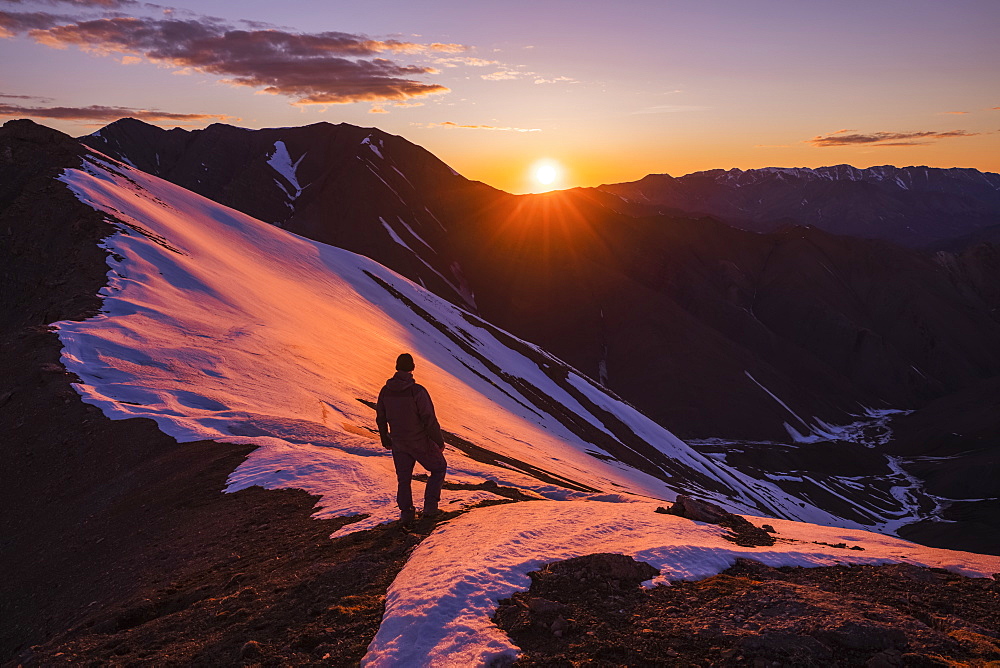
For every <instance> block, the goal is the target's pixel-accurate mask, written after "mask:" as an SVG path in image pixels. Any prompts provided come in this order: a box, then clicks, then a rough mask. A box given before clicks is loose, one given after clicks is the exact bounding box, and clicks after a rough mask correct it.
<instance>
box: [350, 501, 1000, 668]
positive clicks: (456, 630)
mask: <svg viewBox="0 0 1000 668" xmlns="http://www.w3.org/2000/svg"><path fill="white" fill-rule="evenodd" d="M655 508H656V505H655V504H649V503H600V502H593V501H590V502H586V501H571V502H563V503H558V502H551V501H531V502H526V503H519V504H516V505H506V506H494V507H491V508H482V509H478V510H475V511H473V512H471V513H468V514H466V515H463V516H461V517H459V518H457V519H455V520H453V521H451V522H449V523H447V524H445V525H443V526H442V527H440V528H439V529H437V530H436V531H435V532H434V533H433V534H431V536H430V537H428V538H427V539H426V540H424V541H423V542H422V543H421V544H420V545H418V546H417V548H416V550H414V552H413V554H412V555H411V556H410V559H409V561H407V563H406V566H404V567H403V570H402V571H400V573H399V575H398V576H397V577H396V580H395V582H393V584H392V586H391V587H390V588H389V592H388V594H387V595H386V611H385V616H384V618H383V621H382V625H381V627H380V628H379V631H378V633H377V635H376V636H375V639H374V640H373V641H372V643H371V645H370V646H369V648H368V654H367V655H366V656H365V660H364V661H363V662H362V665H367V666H379V667H388V666H417V665H456V666H477V665H487V664H488V663H489V662H490V661H492V660H494V659H497V658H499V657H501V656H504V655H506V656H508V657H510V658H514V657H515V656H516V655H517V653H518V649H517V647H516V646H515V645H514V644H513V642H511V640H510V638H509V637H508V636H507V635H506V634H505V633H504V632H503V631H501V630H500V629H499V628H498V627H497V626H495V625H494V624H493V623H492V621H490V617H491V616H492V615H493V613H494V611H495V610H496V606H497V602H498V601H499V600H501V599H503V598H507V597H509V596H511V595H512V594H514V593H515V592H518V591H525V590H527V589H528V588H529V587H530V585H531V582H530V579H529V578H528V575H527V574H528V572H530V571H533V570H537V569H538V568H539V567H540V566H542V565H543V564H546V563H550V562H553V561H560V560H563V559H569V558H571V557H578V556H583V555H587V554H594V553H597V552H614V553H618V554H627V555H630V556H632V557H634V558H635V559H637V560H639V561H644V562H646V563H649V564H651V565H652V566H654V567H656V568H657V569H659V571H660V576H659V577H658V578H657V579H656V581H661V582H662V581H665V580H697V579H701V578H704V577H708V576H710V575H714V574H716V573H719V572H721V571H723V570H725V569H727V568H729V567H730V566H732V565H733V564H734V563H735V562H736V559H737V558H739V557H747V558H751V559H756V560H758V561H761V562H763V563H765V564H768V565H769V566H774V567H777V566H833V565H836V564H883V563H893V562H909V563H912V564H917V565H921V566H930V567H941V568H948V569H949V570H953V571H956V572H958V573H962V574H964V575H968V576H972V577H989V575H990V574H992V573H995V572H997V571H998V570H1000V557H993V556H986V555H978V554H971V553H968V552H953V551H949V550H937V549H934V548H928V547H922V546H920V545H915V544H913V543H908V542H907V541H904V540H900V539H898V538H890V537H888V536H883V535H880V534H874V533H869V532H867V531H857V530H845V529H835V528H829V527H821V526H816V525H812V524H804V523H800V522H789V521H785V520H771V519H767V520H763V518H755V517H750V518H749V519H750V520H751V521H754V522H755V523H757V524H758V525H759V524H760V522H761V521H766V522H768V523H769V524H771V525H773V526H774V528H775V529H776V530H777V531H778V533H777V534H776V538H778V542H777V543H776V544H775V545H774V546H772V547H757V548H748V547H739V546H737V545H735V544H733V543H731V542H729V541H726V540H725V539H723V538H722V535H723V533H724V530H723V529H721V528H720V527H717V526H714V525H710V524H702V523H699V522H692V521H691V520H686V519H683V518H680V517H675V516H673V515H663V514H659V513H656V512H653V511H654V509H655ZM813 541H818V542H824V543H831V544H834V545H836V544H838V543H847V545H848V546H849V547H850V546H860V547H863V548H864V550H860V551H859V550H849V549H844V548H835V547H831V546H828V545H818V544H816V543H815V542H813Z"/></svg>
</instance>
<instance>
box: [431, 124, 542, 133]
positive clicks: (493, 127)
mask: <svg viewBox="0 0 1000 668" xmlns="http://www.w3.org/2000/svg"><path fill="white" fill-rule="evenodd" d="M414 125H416V126H418V127H422V128H449V129H453V130H494V131H499V132H541V131H542V130H541V128H510V127H500V126H496V125H459V124H458V123H452V122H451V121H444V122H443V123H414Z"/></svg>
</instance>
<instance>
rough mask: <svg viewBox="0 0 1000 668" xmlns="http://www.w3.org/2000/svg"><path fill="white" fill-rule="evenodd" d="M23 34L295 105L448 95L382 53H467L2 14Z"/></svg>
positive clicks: (334, 36) (320, 36) (158, 22)
mask: <svg viewBox="0 0 1000 668" xmlns="http://www.w3.org/2000/svg"><path fill="white" fill-rule="evenodd" d="M67 20H69V21H70V22H68V23H67ZM24 32H27V34H28V35H30V36H31V37H32V38H33V39H34V40H35V41H36V42H38V43H40V44H44V45H46V46H50V47H53V48H58V49H64V48H67V47H70V46H77V47H79V48H81V49H83V50H85V51H89V52H91V53H96V54H101V55H107V54H112V53H117V54H124V55H126V56H132V57H136V56H142V57H144V58H146V59H147V60H149V61H152V62H155V63H160V64H164V65H167V66H170V67H175V68H178V69H180V70H185V69H187V70H190V71H195V72H200V73H203V74H211V75H218V76H222V77H224V79H223V81H224V82H225V83H227V84H230V85H234V86H248V87H251V88H257V89H258V90H260V91H261V92H264V93H271V94H275V95H283V96H286V97H289V98H291V99H292V100H293V102H294V103H295V104H343V103H349V102H362V101H367V102H380V101H386V100H406V99H408V98H412V97H419V96H423V95H432V94H436V93H444V92H447V91H448V89H447V88H446V87H444V86H442V85H440V84H435V83H424V82H422V81H418V80H416V78H415V77H420V76H423V75H426V74H434V73H436V72H437V70H435V69H434V68H432V67H424V66H417V65H404V64H400V63H397V62H395V61H393V60H389V59H386V58H384V57H381V56H380V54H385V53H389V54H403V53H405V54H412V53H424V54H431V53H457V52H460V51H462V50H465V49H466V47H464V46H462V45H460V44H443V43H433V44H417V43H413V42H404V41H399V40H375V39H370V38H368V37H365V36H363V35H353V34H349V33H342V32H322V33H312V34H308V33H292V32H288V31H285V30H278V29H255V30H239V29H235V28H233V27H232V26H229V25H227V24H226V23H224V22H222V21H220V20H218V19H211V18H207V17H198V18H190V19H183V20H182V19H176V18H171V17H168V18H165V19H150V18H137V17H110V18H100V19H93V20H75V19H66V17H58V16H54V15H50V14H45V13H40V12H36V13H33V14H26V13H20V14H18V13H8V12H0V35H2V36H5V37H9V36H12V35H13V34H17V33H24Z"/></svg>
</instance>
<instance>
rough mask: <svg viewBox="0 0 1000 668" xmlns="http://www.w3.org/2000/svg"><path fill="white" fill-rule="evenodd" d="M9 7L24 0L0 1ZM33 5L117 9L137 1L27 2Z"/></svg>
mask: <svg viewBox="0 0 1000 668" xmlns="http://www.w3.org/2000/svg"><path fill="white" fill-rule="evenodd" d="M0 2H5V3H7V4H10V5H22V4H25V3H24V0H0ZM29 2H30V3H31V4H33V5H49V6H50V7H52V6H55V5H71V6H73V7H83V8H87V9H91V8H93V9H117V8H119V7H134V6H136V5H138V4H139V3H138V1H137V0H29Z"/></svg>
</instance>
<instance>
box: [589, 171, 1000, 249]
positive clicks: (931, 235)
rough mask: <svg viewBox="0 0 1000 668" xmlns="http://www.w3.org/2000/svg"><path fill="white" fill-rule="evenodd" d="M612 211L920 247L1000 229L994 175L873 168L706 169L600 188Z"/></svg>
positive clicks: (998, 178) (999, 188)
mask: <svg viewBox="0 0 1000 668" xmlns="http://www.w3.org/2000/svg"><path fill="white" fill-rule="evenodd" d="M599 190H600V191H602V192H606V193H611V194H614V195H616V196H618V197H620V198H622V200H623V201H622V202H620V203H618V204H617V205H616V208H619V209H623V210H627V209H629V208H630V207H637V208H638V210H648V211H656V212H673V213H677V212H683V213H685V214H689V215H708V216H713V217H715V218H718V219H719V220H723V221H725V222H727V223H729V224H730V225H734V226H736V227H739V228H741V229H745V230H752V231H755V232H771V231H773V230H776V229H780V228H781V227H786V226H789V225H811V226H814V227H817V228H819V229H822V230H826V231H828V232H833V233H834V234H846V235H851V236H857V237H863V238H870V239H884V240H886V241H892V242H895V243H899V244H903V245H907V246H914V247H922V246H930V245H935V244H941V243H944V242H947V241H948V240H951V239H956V238H959V237H964V236H967V235H970V234H973V233H975V232H976V231H978V230H982V229H985V228H989V227H991V226H996V225H997V224H1000V174H993V173H991V172H980V171H978V170H975V169H958V168H954V169H938V168H931V167H893V166H889V165H886V166H880V167H869V168H867V169H857V168H855V167H851V166H850V165H835V166H832V167H818V168H815V169H809V168H784V167H769V168H765V169H748V170H742V169H729V170H723V169H713V170H708V171H703V172H694V173H692V174H688V175H686V176H680V177H676V178H675V177H672V176H670V175H669V174H650V175H649V176H646V177H644V178H642V179H640V180H638V181H635V182H631V183H618V184H609V185H602V186H599Z"/></svg>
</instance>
